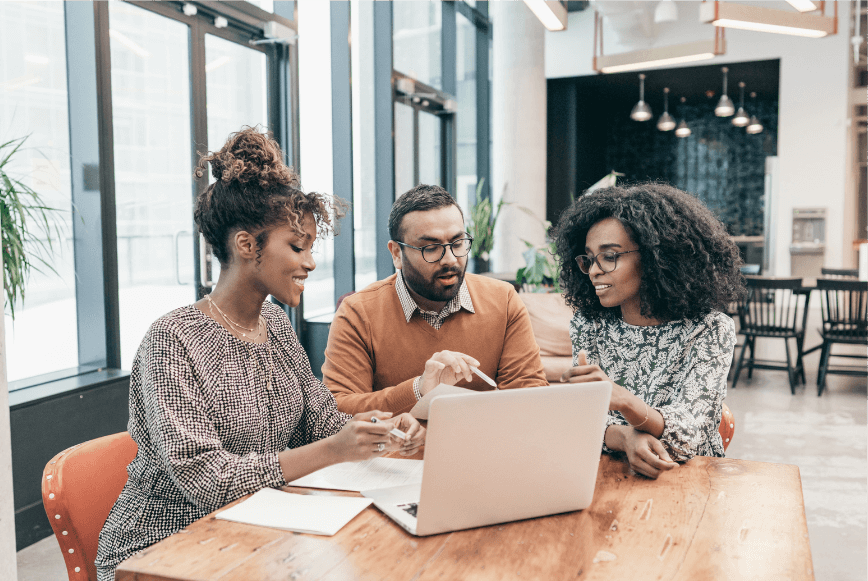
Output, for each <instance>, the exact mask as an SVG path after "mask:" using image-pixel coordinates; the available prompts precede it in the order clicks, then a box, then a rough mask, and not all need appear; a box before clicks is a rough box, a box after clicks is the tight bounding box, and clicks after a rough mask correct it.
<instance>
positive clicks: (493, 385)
mask: <svg viewBox="0 0 868 581" xmlns="http://www.w3.org/2000/svg"><path fill="white" fill-rule="evenodd" d="M470 371H472V372H473V373H475V374H476V375H478V376H479V377H481V378H482V379H483V381H485V383H487V384H488V385H490V386H491V387H493V388H495V389H497V384H496V383H494V380H493V379H491V378H490V377H488V376H487V375H485V374H484V373H482V372H481V371H479V369H478V368H476V367H473V366H472V365H470Z"/></svg>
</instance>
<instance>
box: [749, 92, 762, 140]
mask: <svg viewBox="0 0 868 581" xmlns="http://www.w3.org/2000/svg"><path fill="white" fill-rule="evenodd" d="M750 98H751V102H753V100H754V99H756V93H751V94H750ZM754 111H756V107H754ZM746 131H747V132H748V133H749V134H751V135H756V134H757V133H762V132H763V124H762V123H760V120H759V119H757V116H756V115H751V116H750V122H749V123H748V124H747V129H746Z"/></svg>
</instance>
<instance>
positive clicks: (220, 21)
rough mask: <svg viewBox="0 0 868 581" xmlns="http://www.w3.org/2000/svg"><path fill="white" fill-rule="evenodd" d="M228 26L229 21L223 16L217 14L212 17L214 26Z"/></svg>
mask: <svg viewBox="0 0 868 581" xmlns="http://www.w3.org/2000/svg"><path fill="white" fill-rule="evenodd" d="M227 26H229V21H228V20H226V17H224V16H217V17H215V18H214V28H226V27H227Z"/></svg>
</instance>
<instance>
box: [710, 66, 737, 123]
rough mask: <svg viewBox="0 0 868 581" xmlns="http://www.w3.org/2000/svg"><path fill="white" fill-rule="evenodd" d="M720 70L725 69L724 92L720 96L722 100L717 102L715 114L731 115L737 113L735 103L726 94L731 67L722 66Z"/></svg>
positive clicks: (719, 115)
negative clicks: (727, 77) (727, 78)
mask: <svg viewBox="0 0 868 581" xmlns="http://www.w3.org/2000/svg"><path fill="white" fill-rule="evenodd" d="M720 70H722V71H723V94H722V95H721V96H720V101H718V102H717V107H715V108H714V114H715V115H717V116H718V117H729V116H730V115H732V114H733V113H735V105H733V104H732V99H730V98H729V95H727V94H726V74H727V73H728V72H729V67H721V68H720Z"/></svg>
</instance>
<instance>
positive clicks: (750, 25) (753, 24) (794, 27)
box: [699, 0, 838, 38]
mask: <svg viewBox="0 0 868 581" xmlns="http://www.w3.org/2000/svg"><path fill="white" fill-rule="evenodd" d="M837 6H838V3H837V2H835V8H836V10H837ZM699 21H700V22H710V23H711V24H713V25H715V26H722V27H725V28H739V29H741V30H754V31H757V32H773V33H776V34H792V35H795V36H807V37H811V38H820V37H823V36H826V35H827V34H836V33H837V32H838V18H837V15H836V16H835V17H834V18H829V17H827V16H818V15H815V14H802V13H798V14H797V13H795V12H787V11H785V10H774V9H772V8H760V7H758V6H747V5H744V4H733V3H731V2H720V1H719V0H715V1H714V2H703V3H702V4H700V5H699Z"/></svg>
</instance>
